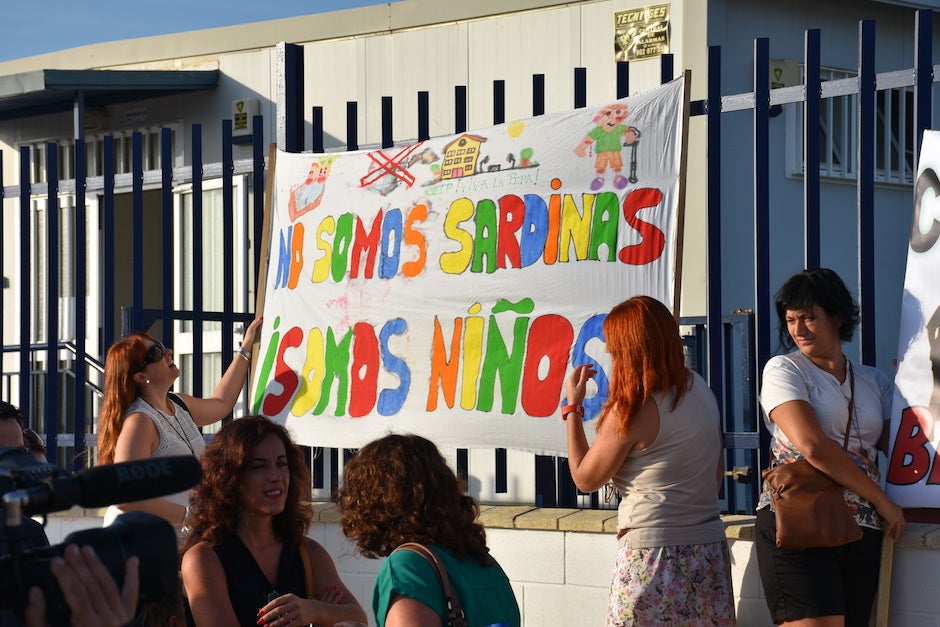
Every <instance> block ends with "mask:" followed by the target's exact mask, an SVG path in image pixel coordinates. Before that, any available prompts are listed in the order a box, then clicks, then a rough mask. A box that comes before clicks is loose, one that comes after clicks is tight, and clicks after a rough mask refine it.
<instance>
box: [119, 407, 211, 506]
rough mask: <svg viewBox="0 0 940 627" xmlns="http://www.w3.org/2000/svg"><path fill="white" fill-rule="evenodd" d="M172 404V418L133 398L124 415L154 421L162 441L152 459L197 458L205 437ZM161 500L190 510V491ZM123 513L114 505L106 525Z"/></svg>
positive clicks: (184, 414) (190, 420) (190, 418)
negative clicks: (187, 456)
mask: <svg viewBox="0 0 940 627" xmlns="http://www.w3.org/2000/svg"><path fill="white" fill-rule="evenodd" d="M170 404H171V406H172V407H173V410H174V413H173V414H172V415H171V414H165V413H163V412H161V411H159V410H158V409H157V408H155V407H154V406H153V405H151V404H150V403H148V402H147V401H145V400H144V399H142V398H140V397H139V396H138V397H137V398H136V399H134V402H133V403H131V406H130V407H128V409H127V413H126V414H124V415H125V416H129V415H130V414H134V413H141V414H145V415H146V416H147V417H148V418H150V420H151V421H153V424H154V426H155V427H156V428H157V433H158V434H159V436H160V442H159V443H158V444H157V448H156V449H154V451H153V453H152V454H151V455H150V457H151V458H153V457H171V456H174V455H195V456H196V457H197V458H198V457H199V456H201V455H202V452H203V451H204V450H205V448H206V441H205V440H204V439H203V437H202V434H201V433H199V428H198V427H197V426H196V423H195V422H194V421H193V417H192V416H191V415H190V413H189V412H188V411H186V410H185V409H183V408H182V407H180V406H179V405H178V404H177V403H176V402H175V401H173V400H172V399H170ZM160 498H163V499H165V500H167V501H170V502H171V503H176V504H177V505H181V506H183V507H187V506H188V505H189V490H184V491H183V492H177V493H176V494H168V495H166V496H163V497H160ZM122 513H123V512H122V511H121V510H120V509H118V508H117V507H115V506H114V505H111V506H110V507H108V510H107V511H106V512H105V516H104V524H105V525H110V524H111V523H112V522H114V519H115V518H117V517H118V516H119V515H120V514H122Z"/></svg>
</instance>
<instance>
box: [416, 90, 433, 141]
mask: <svg viewBox="0 0 940 627" xmlns="http://www.w3.org/2000/svg"><path fill="white" fill-rule="evenodd" d="M429 139H431V100H430V94H429V93H428V92H426V91H419V92H418V141H419V142H423V141H427V140H429Z"/></svg>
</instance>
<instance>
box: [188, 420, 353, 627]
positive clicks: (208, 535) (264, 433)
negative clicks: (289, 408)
mask: <svg viewBox="0 0 940 627" xmlns="http://www.w3.org/2000/svg"><path fill="white" fill-rule="evenodd" d="M202 470H203V478H202V482H201V483H200V484H199V485H198V486H196V487H195V488H193V491H192V513H191V516H190V519H189V524H190V528H191V532H190V534H189V536H188V537H187V539H186V542H185V545H184V547H183V560H182V574H183V586H184V588H185V590H186V599H187V602H188V608H189V611H190V613H191V616H190V618H191V619H192V620H193V621H194V623H195V624H196V625H197V626H201V625H213V626H229V625H231V626H234V625H242V626H248V627H251V626H254V625H271V626H272V627H286V626H287V625H294V626H296V627H299V626H300V625H308V624H310V623H316V624H318V625H333V624H336V623H340V622H343V621H353V622H361V623H364V622H366V620H367V618H366V614H365V612H364V611H363V610H362V607H360V605H359V603H358V602H357V601H356V599H355V597H354V596H353V595H352V593H351V592H350V591H349V590H348V589H347V588H346V586H345V585H344V584H343V582H342V580H341V579H340V577H339V574H338V573H337V572H336V566H335V565H334V564H333V560H332V558H331V557H330V555H329V554H328V553H327V552H326V549H324V548H323V547H322V546H321V545H320V544H318V543H317V542H314V541H313V540H311V539H310V538H308V537H306V533H307V529H308V527H309V526H310V520H311V519H312V517H313V509H312V507H311V505H310V502H309V501H310V472H309V471H308V470H307V467H306V465H305V464H304V458H303V454H302V453H301V452H300V449H299V448H297V446H296V445H295V444H294V443H293V442H292V441H291V438H290V436H289V435H288V433H287V430H286V429H284V427H282V426H281V425H279V424H277V423H274V422H271V421H270V420H268V419H267V418H264V417H262V416H249V417H247V418H239V419H238V420H233V421H232V422H230V423H229V424H227V425H225V426H224V427H222V429H220V430H219V432H218V433H217V434H215V436H214V437H213V438H212V442H211V443H210V444H209V446H208V447H206V451H205V453H204V454H203V456H202ZM305 555H306V558H308V559H309V562H310V575H311V576H310V578H309V579H308V578H307V576H306V574H305V567H304V559H305ZM307 590H310V591H311V592H312V594H309V595H308V593H307Z"/></svg>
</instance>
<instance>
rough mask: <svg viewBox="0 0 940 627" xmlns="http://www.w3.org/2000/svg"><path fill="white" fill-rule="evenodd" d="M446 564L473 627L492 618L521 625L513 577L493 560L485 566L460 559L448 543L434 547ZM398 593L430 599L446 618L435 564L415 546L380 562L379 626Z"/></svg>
mask: <svg viewBox="0 0 940 627" xmlns="http://www.w3.org/2000/svg"><path fill="white" fill-rule="evenodd" d="M433 549H434V551H435V552H437V555H438V557H439V558H440V560H441V562H442V563H443V564H444V568H446V569H447V576H448V577H449V578H450V583H451V585H452V586H453V587H454V590H455V591H456V592H457V598H458V600H459V601H460V607H461V608H462V609H463V611H464V614H465V615H466V617H467V625H469V627H483V626H485V625H492V624H493V623H500V622H502V623H508V624H509V625H510V627H519V626H520V624H521V618H520V616H519V605H518V603H516V597H515V595H514V594H513V592H512V587H511V586H510V585H509V578H508V577H506V573H505V572H503V569H502V568H501V567H500V565H499V564H497V563H496V562H495V561H494V562H493V565H492V566H489V567H485V566H481V565H480V563H479V562H477V561H476V560H474V559H472V558H468V559H466V560H463V561H460V560H458V559H457V558H456V557H454V555H453V554H452V553H451V552H450V551H448V550H447V549H441V548H438V547H433ZM396 594H400V595H402V596H406V597H410V598H412V599H415V600H417V601H420V602H421V603H423V604H424V605H427V606H428V607H430V608H431V609H433V610H434V611H435V612H437V613H438V615H440V617H441V622H442V624H446V620H445V619H446V608H445V607H444V591H443V589H442V588H441V584H440V582H439V581H438V579H437V574H436V573H435V572H434V569H433V568H432V567H431V565H430V564H428V563H427V562H426V561H425V559H424V558H423V557H421V556H420V555H418V554H417V553H414V552H413V551H398V552H397V553H393V554H392V555H390V556H389V557H388V558H387V559H386V560H385V563H384V564H382V568H381V569H380V570H379V574H378V575H377V576H376V579H375V588H374V589H373V591H372V610H373V611H374V612H375V620H376V622H377V623H378V625H379V627H383V626H384V625H385V617H386V615H387V614H388V608H389V605H390V603H391V601H392V597H394V596H395V595H396Z"/></svg>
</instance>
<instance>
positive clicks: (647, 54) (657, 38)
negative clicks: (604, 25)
mask: <svg viewBox="0 0 940 627" xmlns="http://www.w3.org/2000/svg"><path fill="white" fill-rule="evenodd" d="M668 53H669V3H668V2H667V3H665V4H653V5H650V6H647V7H641V8H638V9H630V10H629V11H618V12H616V13H614V61H641V60H643V59H652V58H653V57H658V56H660V55H663V54H668Z"/></svg>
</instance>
